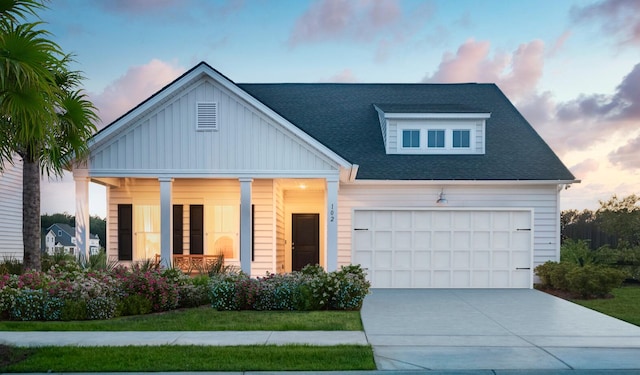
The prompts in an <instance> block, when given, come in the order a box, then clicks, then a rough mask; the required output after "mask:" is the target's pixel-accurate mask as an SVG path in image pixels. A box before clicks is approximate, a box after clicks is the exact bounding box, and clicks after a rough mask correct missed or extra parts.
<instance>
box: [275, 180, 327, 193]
mask: <svg viewBox="0 0 640 375" xmlns="http://www.w3.org/2000/svg"><path fill="white" fill-rule="evenodd" d="M279 181H280V186H282V189H283V190H321V191H324V190H325V180H324V179H322V178H283V179H280V180H279Z"/></svg>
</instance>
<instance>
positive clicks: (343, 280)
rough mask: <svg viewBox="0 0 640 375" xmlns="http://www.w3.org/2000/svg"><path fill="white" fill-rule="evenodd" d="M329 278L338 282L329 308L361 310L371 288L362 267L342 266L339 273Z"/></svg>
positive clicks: (332, 274) (333, 273)
mask: <svg viewBox="0 0 640 375" xmlns="http://www.w3.org/2000/svg"><path fill="white" fill-rule="evenodd" d="M329 276H330V278H333V279H334V280H336V284H337V286H336V289H335V291H334V294H333V296H332V297H331V299H330V301H329V308H331V309H333V310H359V309H360V308H361V307H362V303H363V302H364V297H366V295H367V294H368V293H369V288H370V287H371V283H370V282H369V281H367V278H366V275H365V272H364V270H363V269H362V268H361V267H360V266H354V265H350V266H342V267H341V268H340V270H339V271H337V272H332V273H331V274H329Z"/></svg>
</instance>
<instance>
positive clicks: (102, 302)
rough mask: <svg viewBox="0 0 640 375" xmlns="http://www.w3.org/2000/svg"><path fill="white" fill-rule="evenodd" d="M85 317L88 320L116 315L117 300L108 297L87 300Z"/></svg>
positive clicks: (109, 317)
mask: <svg viewBox="0 0 640 375" xmlns="http://www.w3.org/2000/svg"><path fill="white" fill-rule="evenodd" d="M86 306H87V317H86V319H90V320H105V319H111V318H113V317H114V316H116V312H117V310H118V302H117V301H116V300H115V299H113V298H109V297H104V296H100V297H96V298H92V299H90V300H88V301H87V304H86Z"/></svg>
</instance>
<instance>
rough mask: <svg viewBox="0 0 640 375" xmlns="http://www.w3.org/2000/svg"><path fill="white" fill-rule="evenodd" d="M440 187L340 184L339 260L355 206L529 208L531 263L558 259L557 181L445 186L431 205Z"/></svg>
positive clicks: (344, 259)
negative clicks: (444, 200) (440, 199)
mask: <svg viewBox="0 0 640 375" xmlns="http://www.w3.org/2000/svg"><path fill="white" fill-rule="evenodd" d="M440 191H441V187H440V186H433V185H430V186H424V185H423V186H420V185H404V186H403V185H393V186H392V185H372V184H366V185H365V184H362V185H358V184H357V183H356V184H350V185H346V184H345V185H341V186H340V195H339V201H338V210H339V216H338V265H339V266H340V265H347V264H349V263H351V245H352V232H353V227H352V221H351V220H352V214H353V211H354V210H357V209H372V208H378V209H384V208H389V209H393V208H411V209H416V210H419V209H447V208H470V209H471V208H518V209H532V210H533V228H532V230H533V233H534V238H533V262H534V265H533V267H535V266H537V265H539V264H542V263H544V262H546V261H548V260H555V261H557V260H558V254H559V249H560V242H559V241H560V233H559V220H560V214H559V208H558V203H559V202H558V190H557V186H556V185H526V186H471V185H466V186H465V185H458V186H444V194H445V197H446V198H447V200H448V204H447V205H446V206H443V207H440V206H437V205H436V200H437V199H438V196H439V194H440Z"/></svg>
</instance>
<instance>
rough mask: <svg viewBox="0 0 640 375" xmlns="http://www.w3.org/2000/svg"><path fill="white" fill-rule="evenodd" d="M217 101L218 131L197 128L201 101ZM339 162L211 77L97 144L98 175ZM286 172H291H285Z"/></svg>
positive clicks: (269, 169)
mask: <svg viewBox="0 0 640 375" xmlns="http://www.w3.org/2000/svg"><path fill="white" fill-rule="evenodd" d="M199 102H216V103H217V108H218V109H217V110H218V113H217V115H218V128H219V130H218V131H197V130H196V105H197V103H199ZM338 168H339V167H338V166H337V164H336V163H335V162H333V161H331V160H329V158H327V157H326V156H324V155H323V154H322V153H321V152H319V151H318V150H316V149H313V148H312V146H310V145H309V144H308V143H306V142H305V141H304V140H302V139H301V138H300V137H298V136H297V135H295V134H294V133H292V132H291V131H290V130H288V129H287V128H285V127H284V126H282V125H280V124H278V123H276V122H275V121H274V120H272V119H271V118H269V117H268V116H266V115H265V114H263V113H262V112H261V111H259V110H257V109H256V108H254V107H253V106H251V105H250V104H248V103H246V102H245V101H244V100H243V99H241V98H239V97H238V96H237V95H235V94H234V93H232V92H231V91H229V90H227V89H226V88H224V87H222V86H221V85H218V84H216V83H215V82H214V81H213V80H211V79H203V80H199V81H197V82H196V83H194V84H192V85H187V86H186V87H185V88H184V89H183V90H182V91H180V92H179V93H177V94H176V95H175V96H173V97H172V98H170V99H169V100H167V101H166V102H164V103H161V105H159V106H157V108H155V109H153V110H150V111H149V112H148V113H146V114H144V115H142V116H140V117H139V118H138V119H136V120H135V122H133V123H131V124H130V125H128V126H126V127H125V128H124V129H123V130H122V131H121V132H120V133H116V134H113V135H111V136H110V137H109V138H107V139H105V140H103V141H101V143H100V144H95V145H93V146H92V151H91V156H90V159H89V170H90V171H91V174H92V175H94V176H125V175H131V176H136V175H138V176H143V175H153V174H157V173H167V172H173V173H175V174H176V175H180V174H183V175H184V174H189V173H219V174H227V175H233V174H237V173H241V172H244V173H245V174H246V173H247V172H255V176H256V177H258V176H260V174H265V173H272V174H277V173H283V172H287V171H296V172H299V173H304V172H310V173H313V172H316V173H326V172H331V171H335V170H337V169H338ZM284 175H286V174H284Z"/></svg>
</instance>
